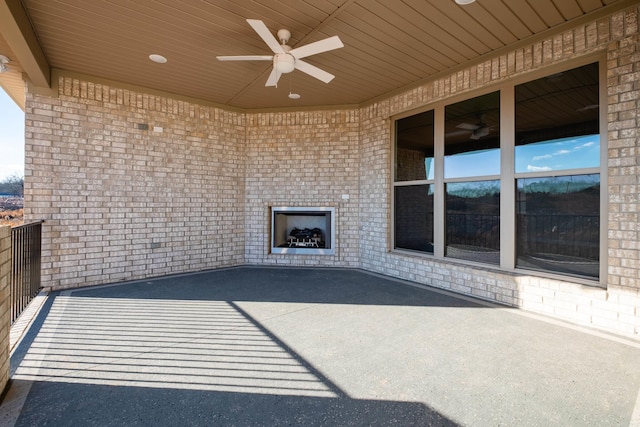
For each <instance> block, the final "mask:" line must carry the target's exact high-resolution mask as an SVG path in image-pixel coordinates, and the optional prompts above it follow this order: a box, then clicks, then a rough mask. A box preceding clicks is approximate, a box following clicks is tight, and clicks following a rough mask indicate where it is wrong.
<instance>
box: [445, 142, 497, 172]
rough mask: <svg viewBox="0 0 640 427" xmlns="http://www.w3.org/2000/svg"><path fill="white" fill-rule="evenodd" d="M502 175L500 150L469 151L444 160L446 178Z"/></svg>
mask: <svg viewBox="0 0 640 427" xmlns="http://www.w3.org/2000/svg"><path fill="white" fill-rule="evenodd" d="M487 175H500V150H499V149H497V148H492V149H488V150H477V151H467V152H465V153H460V154H454V155H451V156H446V157H445V158H444V176H445V178H467V177H472V176H487Z"/></svg>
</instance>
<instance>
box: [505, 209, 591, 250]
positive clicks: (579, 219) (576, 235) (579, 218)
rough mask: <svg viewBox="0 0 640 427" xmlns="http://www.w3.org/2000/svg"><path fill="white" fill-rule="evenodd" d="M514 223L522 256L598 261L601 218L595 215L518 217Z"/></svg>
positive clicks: (524, 215)
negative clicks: (542, 255) (550, 256)
mask: <svg viewBox="0 0 640 427" xmlns="http://www.w3.org/2000/svg"><path fill="white" fill-rule="evenodd" d="M517 221H518V253H519V254H521V255H527V254H556V255H562V256H568V257H576V258H583V259H591V260H598V259H599V239H600V217H599V216H597V215H535V214H533V215H532V214H519V215H518V216H517Z"/></svg>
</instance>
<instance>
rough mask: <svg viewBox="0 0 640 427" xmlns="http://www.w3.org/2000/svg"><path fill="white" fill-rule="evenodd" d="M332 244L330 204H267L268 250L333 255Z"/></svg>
mask: <svg viewBox="0 0 640 427" xmlns="http://www.w3.org/2000/svg"><path fill="white" fill-rule="evenodd" d="M334 244H335V209H334V208H332V207H299V206H279V207H272V208H271V253H273V254H306V255H333V254H335V247H334Z"/></svg>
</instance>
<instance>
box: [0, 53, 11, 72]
mask: <svg viewBox="0 0 640 427" xmlns="http://www.w3.org/2000/svg"><path fill="white" fill-rule="evenodd" d="M8 63H9V58H7V57H6V56H4V55H0V73H6V72H7V71H9V67H7V64H8Z"/></svg>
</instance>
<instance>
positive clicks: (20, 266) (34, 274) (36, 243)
mask: <svg viewBox="0 0 640 427" xmlns="http://www.w3.org/2000/svg"><path fill="white" fill-rule="evenodd" d="M43 222H44V221H37V222H31V223H29V224H24V225H19V226H17V227H13V228H12V229H11V248H12V259H11V279H10V280H11V323H12V324H13V322H14V321H15V320H16V319H17V318H18V316H20V314H21V313H22V311H23V310H24V309H25V308H26V307H27V305H29V302H31V300H32V299H33V298H34V297H35V296H36V295H38V292H40V256H41V248H42V223H43Z"/></svg>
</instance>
